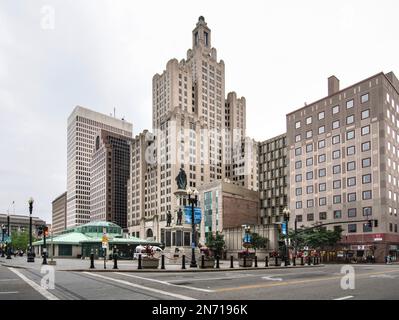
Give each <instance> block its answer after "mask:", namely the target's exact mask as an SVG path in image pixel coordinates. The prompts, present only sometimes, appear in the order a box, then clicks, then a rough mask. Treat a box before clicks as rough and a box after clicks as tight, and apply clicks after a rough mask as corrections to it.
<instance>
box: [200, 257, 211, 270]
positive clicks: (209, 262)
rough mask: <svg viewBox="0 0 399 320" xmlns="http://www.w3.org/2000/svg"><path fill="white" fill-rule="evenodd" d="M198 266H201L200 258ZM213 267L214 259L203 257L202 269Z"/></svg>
mask: <svg viewBox="0 0 399 320" xmlns="http://www.w3.org/2000/svg"><path fill="white" fill-rule="evenodd" d="M199 266H200V268H202V261H201V259H200V261H199ZM214 267H215V259H209V260H207V259H205V260H204V269H206V268H214Z"/></svg>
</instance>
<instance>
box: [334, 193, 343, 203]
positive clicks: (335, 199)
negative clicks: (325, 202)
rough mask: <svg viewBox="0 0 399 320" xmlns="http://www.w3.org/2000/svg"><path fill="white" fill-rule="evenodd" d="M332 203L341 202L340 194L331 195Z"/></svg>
mask: <svg viewBox="0 0 399 320" xmlns="http://www.w3.org/2000/svg"><path fill="white" fill-rule="evenodd" d="M333 203H334V204H337V203H341V195H336V196H333Z"/></svg>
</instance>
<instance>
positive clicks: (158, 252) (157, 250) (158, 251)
mask: <svg viewBox="0 0 399 320" xmlns="http://www.w3.org/2000/svg"><path fill="white" fill-rule="evenodd" d="M151 248H152V250H154V252H155V254H154V255H155V256H156V257H157V256H160V255H161V254H162V251H163V250H162V249H161V248H160V247H158V246H151ZM145 250H146V248H145V246H141V245H139V246H137V247H136V250H135V251H134V255H133V259H138V258H139V255H140V254H141V257H142V258H144V257H146V256H147V254H146V253H145Z"/></svg>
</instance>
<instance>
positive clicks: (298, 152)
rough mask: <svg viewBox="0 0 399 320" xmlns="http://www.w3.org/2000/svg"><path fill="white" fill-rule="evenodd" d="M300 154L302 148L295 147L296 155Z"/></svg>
mask: <svg viewBox="0 0 399 320" xmlns="http://www.w3.org/2000/svg"><path fill="white" fill-rule="evenodd" d="M301 154H302V148H301V147H299V148H296V149H295V155H296V156H300V155H301Z"/></svg>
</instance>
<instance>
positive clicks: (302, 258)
mask: <svg viewBox="0 0 399 320" xmlns="http://www.w3.org/2000/svg"><path fill="white" fill-rule="evenodd" d="M303 265H304V263H303V257H301V266H303Z"/></svg>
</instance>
